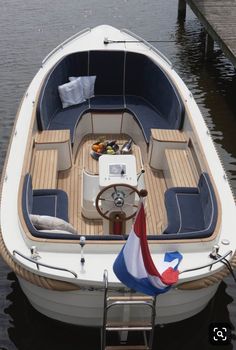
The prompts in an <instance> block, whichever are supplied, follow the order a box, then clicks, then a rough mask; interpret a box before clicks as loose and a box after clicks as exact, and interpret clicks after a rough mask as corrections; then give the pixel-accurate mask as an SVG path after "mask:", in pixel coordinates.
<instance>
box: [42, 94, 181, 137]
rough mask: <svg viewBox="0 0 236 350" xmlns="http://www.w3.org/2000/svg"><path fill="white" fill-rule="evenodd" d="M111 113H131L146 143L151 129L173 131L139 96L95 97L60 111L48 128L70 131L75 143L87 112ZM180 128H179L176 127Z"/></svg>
mask: <svg viewBox="0 0 236 350" xmlns="http://www.w3.org/2000/svg"><path fill="white" fill-rule="evenodd" d="M96 111H110V112H117V111H121V112H125V111H127V112H129V113H131V114H132V115H133V117H134V119H135V120H136V121H137V123H138V125H139V126H140V128H141V130H142V133H143V136H144V139H145V141H146V143H149V140H150V135H151V129H152V128H159V129H173V126H171V125H170V124H169V123H168V121H167V120H165V119H164V118H163V117H162V115H161V114H160V113H159V112H158V111H157V110H156V109H155V108H154V107H153V106H152V105H151V104H150V103H148V102H147V101H146V100H145V99H143V98H142V97H138V96H109V95H107V96H95V97H93V98H91V99H90V103H89V104H88V103H86V102H84V103H82V104H79V105H76V106H73V107H69V108H65V109H59V110H57V112H56V113H55V114H54V116H53V118H52V119H51V121H50V124H49V126H48V128H49V130H55V129H57V130H62V129H69V130H70V136H71V142H72V144H73V143H74V141H75V140H74V139H75V129H76V126H77V124H78V122H79V121H80V120H81V118H82V116H83V115H84V114H85V113H87V112H96ZM176 127H178V126H176Z"/></svg>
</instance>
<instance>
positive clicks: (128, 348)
mask: <svg viewBox="0 0 236 350" xmlns="http://www.w3.org/2000/svg"><path fill="white" fill-rule="evenodd" d="M104 284H105V290H104V310H103V326H102V334H101V350H152V346H153V338H154V329H155V317H156V297H152V296H145V295H136V293H132V292H131V293H130V294H129V295H128V296H109V295H108V274H107V271H106V270H105V271H104ZM127 306H128V307H130V308H132V307H136V308H137V307H139V306H140V307H141V311H144V309H148V315H149V316H150V317H148V319H145V320H143V321H137V320H132V321H129V320H128V321H127V320H120V321H109V311H110V310H111V309H113V308H120V307H121V308H124V307H127ZM130 331H136V332H137V331H138V332H142V333H143V344H142V345H127V343H126V341H122V342H120V344H119V345H107V334H108V332H119V333H120V334H121V335H122V333H126V334H127V335H126V336H125V340H127V336H128V332H130ZM148 335H149V336H148ZM121 338H122V336H121Z"/></svg>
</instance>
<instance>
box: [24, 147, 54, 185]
mask: <svg viewBox="0 0 236 350" xmlns="http://www.w3.org/2000/svg"><path fill="white" fill-rule="evenodd" d="M57 162H58V151H57V150H56V149H50V150H35V153H34V162H33V164H32V169H31V174H32V186H33V189H55V188H57Z"/></svg>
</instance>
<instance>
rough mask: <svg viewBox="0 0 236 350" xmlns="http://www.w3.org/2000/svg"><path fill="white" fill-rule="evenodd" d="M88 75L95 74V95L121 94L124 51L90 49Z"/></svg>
mask: <svg viewBox="0 0 236 350" xmlns="http://www.w3.org/2000/svg"><path fill="white" fill-rule="evenodd" d="M89 75H96V77H97V78H96V81H95V95H123V81H124V52H122V51H90V52H89Z"/></svg>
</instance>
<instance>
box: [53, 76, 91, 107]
mask: <svg viewBox="0 0 236 350" xmlns="http://www.w3.org/2000/svg"><path fill="white" fill-rule="evenodd" d="M58 92H59V95H60V98H61V103H62V107H63V108H66V107H69V106H73V105H77V104H79V103H82V102H84V101H85V98H84V92H83V86H82V82H81V81H80V79H75V80H73V81H71V82H69V83H66V84H63V85H60V86H58Z"/></svg>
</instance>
